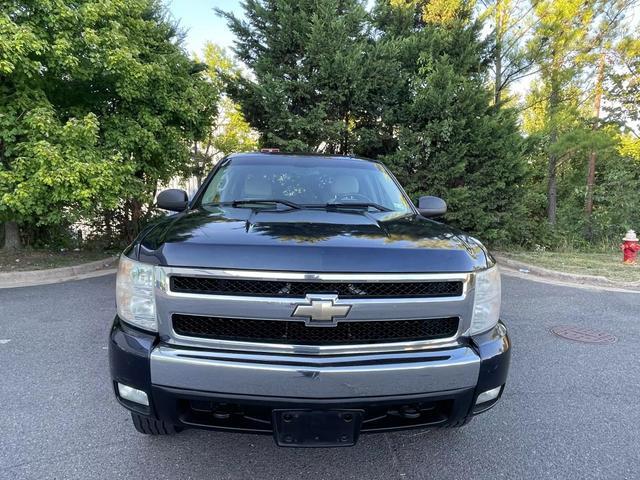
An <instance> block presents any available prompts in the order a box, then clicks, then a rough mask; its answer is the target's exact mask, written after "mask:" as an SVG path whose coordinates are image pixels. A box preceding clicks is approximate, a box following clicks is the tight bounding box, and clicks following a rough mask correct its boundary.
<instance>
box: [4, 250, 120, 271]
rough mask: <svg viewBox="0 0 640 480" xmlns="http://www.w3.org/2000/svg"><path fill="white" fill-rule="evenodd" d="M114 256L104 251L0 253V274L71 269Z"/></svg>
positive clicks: (24, 251) (23, 251)
mask: <svg viewBox="0 0 640 480" xmlns="http://www.w3.org/2000/svg"><path fill="white" fill-rule="evenodd" d="M112 255H114V253H113V252H104V251H82V250H81V251H78V252H74V251H64V252H59V251H58V252H52V251H50V250H32V249H25V250H22V251H19V252H15V253H8V252H3V251H0V272H2V273H6V272H19V271H25V270H44V269H47V268H59V267H70V266H73V265H80V264H82V263H87V262H93V261H96V260H102V259H104V258H107V257H109V256H112Z"/></svg>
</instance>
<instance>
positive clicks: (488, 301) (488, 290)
mask: <svg viewBox="0 0 640 480" xmlns="http://www.w3.org/2000/svg"><path fill="white" fill-rule="evenodd" d="M500 295H501V292H500V272H499V271H498V267H497V266H495V267H491V268H488V269H487V270H484V271H481V272H477V273H476V287H475V298H474V301H473V317H472V318H471V329H470V330H469V334H470V335H476V334H478V333H482V332H486V331H487V330H489V329H491V328H493V327H494V326H495V325H496V323H498V319H499V318H500Z"/></svg>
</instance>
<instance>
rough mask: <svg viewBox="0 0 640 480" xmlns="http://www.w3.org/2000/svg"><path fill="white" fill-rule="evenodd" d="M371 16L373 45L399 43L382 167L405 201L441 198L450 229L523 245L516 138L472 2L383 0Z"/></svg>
mask: <svg viewBox="0 0 640 480" xmlns="http://www.w3.org/2000/svg"><path fill="white" fill-rule="evenodd" d="M435 5H438V6H439V8H438V9H436V8H435ZM429 6H431V9H429V8H428V7H429ZM436 12H438V14H436ZM440 12H444V13H446V14H442V13H440ZM375 13H376V19H377V22H378V28H379V29H380V30H381V32H382V38H381V40H380V41H381V42H383V43H384V42H390V43H392V44H394V45H396V46H397V49H398V57H399V58H400V59H401V60H402V68H401V69H400V70H399V73H398V74H397V84H398V85H403V86H404V91H403V92H401V93H397V94H396V95H395V97H394V98H393V99H392V102H393V103H395V107H394V111H395V112H396V118H394V119H393V123H394V124H395V130H396V135H397V139H398V148H397V150H396V151H394V152H392V153H390V154H388V155H386V156H385V157H384V160H385V162H386V163H387V164H388V165H389V166H390V167H391V169H392V170H393V171H394V172H395V173H396V175H397V176H398V177H399V179H400V181H401V183H402V184H403V185H404V186H405V187H406V189H407V191H408V193H409V194H410V195H411V196H412V197H414V198H415V197H417V196H419V195H423V194H432V195H439V196H442V197H443V198H444V199H445V200H446V201H447V202H448V204H449V206H450V209H449V212H448V213H447V216H446V219H447V220H448V221H450V222H451V223H453V224H455V225H457V226H459V227H461V228H464V229H466V230H468V231H470V232H472V233H478V234H481V235H482V238H483V239H487V240H489V241H493V242H508V241H523V238H522V237H524V236H525V235H524V231H525V226H526V218H525V217H526V212H525V210H524V204H523V197H524V190H523V188H522V184H523V181H524V179H525V176H526V169H525V165H524V161H523V158H522V138H521V137H520V135H519V133H518V129H517V124H516V114H515V112H514V111H513V110H511V109H508V108H499V107H497V106H493V105H492V103H493V102H492V94H491V93H490V92H489V90H488V89H487V87H486V80H487V64H488V63H489V51H488V48H487V46H486V45H485V44H484V43H482V42H481V41H480V40H479V30H480V25H479V24H477V23H474V22H472V21H471V18H470V5H468V4H466V3H464V2H457V1H455V0H454V1H452V2H446V1H445V0H441V1H440V2H436V4H434V3H425V2H419V1H414V2H396V1H391V2H389V1H384V0H383V1H381V2H379V3H378V5H377V6H376V11H375Z"/></svg>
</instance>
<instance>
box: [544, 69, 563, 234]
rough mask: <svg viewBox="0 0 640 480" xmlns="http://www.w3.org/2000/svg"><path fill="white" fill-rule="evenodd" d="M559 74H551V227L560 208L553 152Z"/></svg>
mask: <svg viewBox="0 0 640 480" xmlns="http://www.w3.org/2000/svg"><path fill="white" fill-rule="evenodd" d="M557 75H558V74H557V72H556V71H555V67H554V71H553V72H552V73H551V92H550V93H549V124H550V131H549V147H550V148H549V165H548V166H549V168H548V183H547V221H548V222H549V224H550V225H554V226H555V224H556V212H557V208H558V184H557V167H558V155H557V153H555V152H554V151H553V145H554V144H555V143H556V141H557V140H558V126H557V124H556V120H557V119H556V114H557V110H558V106H559V104H560V82H559V80H558V78H557Z"/></svg>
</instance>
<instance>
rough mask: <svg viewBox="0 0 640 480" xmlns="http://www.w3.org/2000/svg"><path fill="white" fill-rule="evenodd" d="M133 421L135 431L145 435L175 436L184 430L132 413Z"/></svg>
mask: <svg viewBox="0 0 640 480" xmlns="http://www.w3.org/2000/svg"><path fill="white" fill-rule="evenodd" d="M131 420H133V426H134V427H135V429H136V430H137V431H138V432H140V433H144V434H145V435H174V434H176V433H178V432H180V431H182V428H180V427H176V426H175V425H173V424H171V423H167V422H163V421H162V420H156V419H155V418H149V417H145V416H143V415H138V414H137V413H133V412H131Z"/></svg>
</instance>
